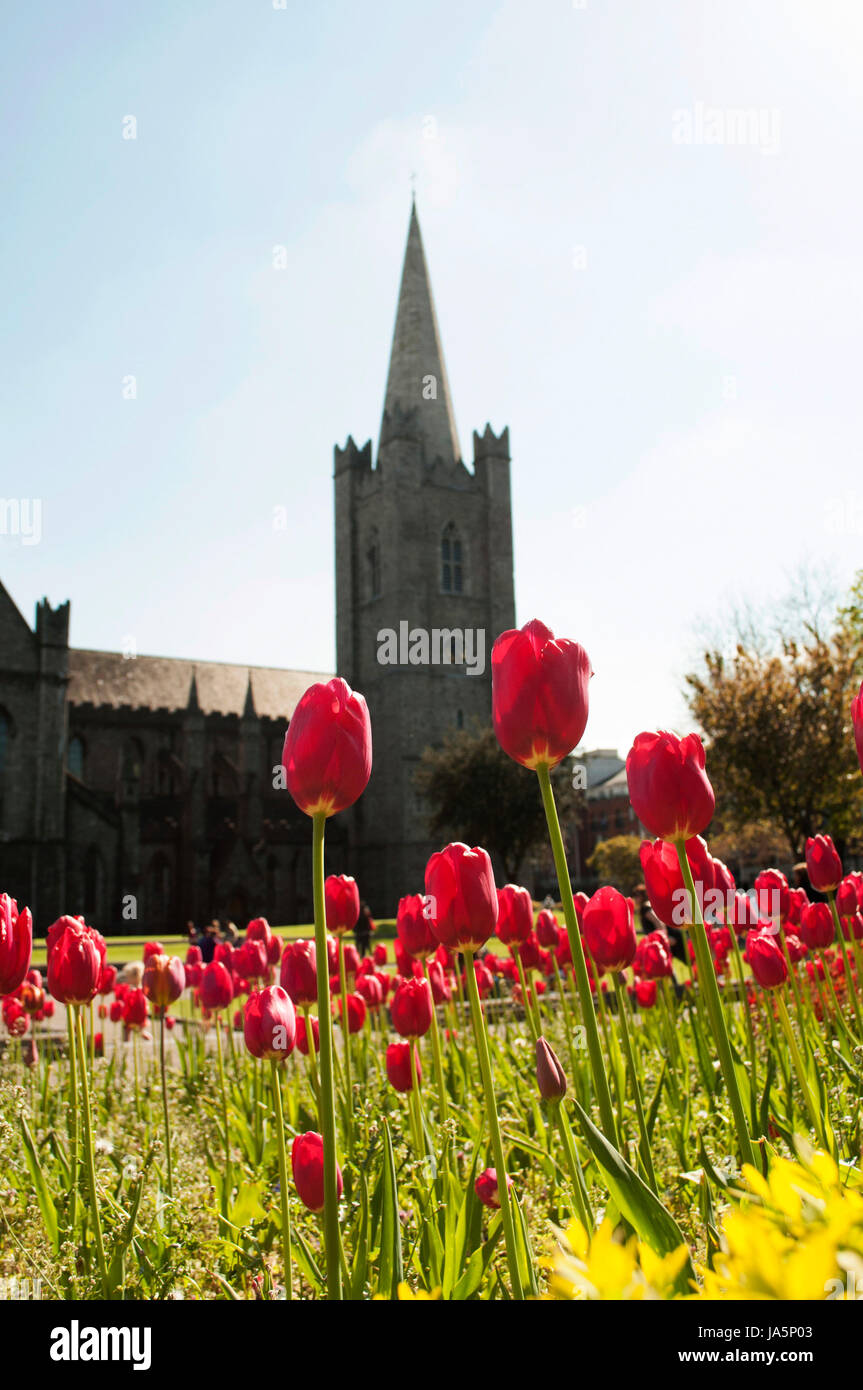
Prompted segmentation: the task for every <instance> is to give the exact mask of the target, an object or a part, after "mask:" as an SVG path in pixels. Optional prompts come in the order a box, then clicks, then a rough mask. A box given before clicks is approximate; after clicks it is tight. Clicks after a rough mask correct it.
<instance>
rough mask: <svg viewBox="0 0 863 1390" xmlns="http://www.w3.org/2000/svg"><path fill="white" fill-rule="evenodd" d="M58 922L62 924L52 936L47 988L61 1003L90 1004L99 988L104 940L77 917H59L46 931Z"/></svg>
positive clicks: (51, 929) (52, 928)
mask: <svg viewBox="0 0 863 1390" xmlns="http://www.w3.org/2000/svg"><path fill="white" fill-rule="evenodd" d="M59 922H62V923H63V924H64V925H63V927H62V929H61V930H60V931H59V932H56V933H55V935H54V937H53V939H52V943H51V952H50V955H49V956H48V988H49V989H50V991H51V993H52V994H53V996H54V998H55V999H57V1000H58V1001H59V1002H60V1003H61V1004H89V1002H90V1000H91V999H93V998H95V996H96V992H97V990H98V988H99V980H100V979H101V976H102V962H103V955H104V951H105V943H104V941H103V939H102V937H101V936H99V933H98V932H95V931H93V929H92V928H91V927H88V926H85V924H84V922H82V921H81V919H80V918H78V917H61V918H59V919H58V922H55V923H54V924H53V926H52V927H51V928H49V934H50V932H51V931H53V930H54V927H57V926H58V924H59ZM97 938H98V940H97ZM100 946H101V949H100Z"/></svg>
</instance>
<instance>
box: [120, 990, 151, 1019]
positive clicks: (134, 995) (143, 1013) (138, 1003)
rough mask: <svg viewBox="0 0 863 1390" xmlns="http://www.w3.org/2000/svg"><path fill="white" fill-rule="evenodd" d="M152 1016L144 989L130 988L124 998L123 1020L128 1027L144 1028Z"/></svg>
mask: <svg viewBox="0 0 863 1390" xmlns="http://www.w3.org/2000/svg"><path fill="white" fill-rule="evenodd" d="M149 1017H150V1009H149V1005H148V1004H147V996H146V994H145V993H144V991H143V990H142V989H130V990H129V993H128V994H127V995H126V997H125V999H124V1000H123V1022H124V1024H125V1025H126V1027H127V1028H143V1027H144V1024H145V1023H146V1022H147V1019H148V1018H149Z"/></svg>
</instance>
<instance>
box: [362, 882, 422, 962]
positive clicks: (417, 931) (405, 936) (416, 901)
mask: <svg viewBox="0 0 863 1390" xmlns="http://www.w3.org/2000/svg"><path fill="white" fill-rule="evenodd" d="M396 931H397V932H398V939H399V941H400V942H401V944H402V947H403V948H404V950H405V951H407V953H408V955H409V956H413V957H414V958H415V959H416V960H425V959H426V958H427V957H428V956H433V955H434V953H435V951H436V949H437V937H436V936H435V934H434V932H433V931H432V925H431V920H430V918H429V913H428V899H427V898H425V897H423V896H422V894H420V893H411V894H409V895H408V896H407V897H405V898H402V899H400V901H399V906H398V912H397V913H396ZM375 949H377V948H375ZM384 959H386V957H384Z"/></svg>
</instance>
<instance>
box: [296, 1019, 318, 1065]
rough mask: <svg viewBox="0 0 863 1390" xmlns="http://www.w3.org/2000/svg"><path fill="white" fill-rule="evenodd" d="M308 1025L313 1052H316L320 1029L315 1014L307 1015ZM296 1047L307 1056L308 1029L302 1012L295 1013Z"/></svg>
mask: <svg viewBox="0 0 863 1390" xmlns="http://www.w3.org/2000/svg"><path fill="white" fill-rule="evenodd" d="M309 1025H310V1029H311V1034H312V1046H313V1047H314V1049H315V1053H318V1052H320V1047H319V1041H320V1034H321V1029H320V1024H319V1023H318V1019H317V1015H316V1014H310V1015H309ZM297 1047H298V1048H299V1050H300V1052H302V1054H303V1056H304V1057H308V1055H309V1030H308V1029H307V1028H306V1020H305V1018H304V1017H303V1015H302V1014H297Z"/></svg>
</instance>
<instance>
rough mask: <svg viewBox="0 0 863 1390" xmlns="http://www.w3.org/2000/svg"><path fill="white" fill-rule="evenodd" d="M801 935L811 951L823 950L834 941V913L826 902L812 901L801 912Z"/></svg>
mask: <svg viewBox="0 0 863 1390" xmlns="http://www.w3.org/2000/svg"><path fill="white" fill-rule="evenodd" d="M800 936H801V939H802V940H803V941H804V942H805V943H806V945H807V946H808V947H809V949H810V951H823V950H825V948H826V947H827V946H830V945H831V944H832V942H833V936H834V931H833V914H832V913H831V911H830V908H829V907H828V906H827V904H826V903H810V904H809V906H808V907H804V909H803V911H802V912H801V914H800Z"/></svg>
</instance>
